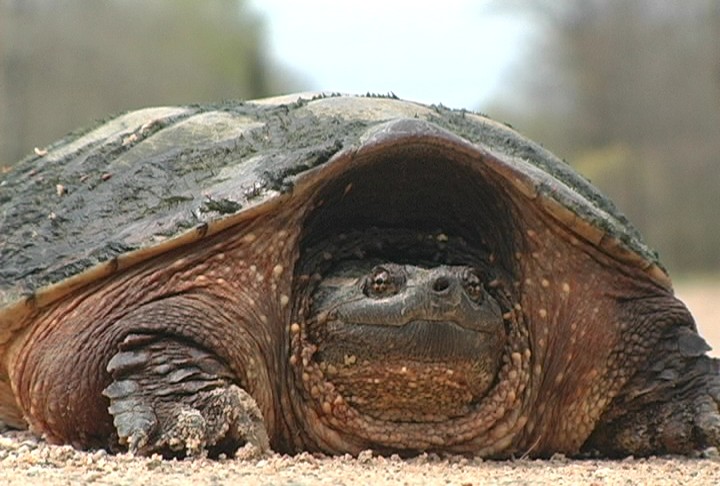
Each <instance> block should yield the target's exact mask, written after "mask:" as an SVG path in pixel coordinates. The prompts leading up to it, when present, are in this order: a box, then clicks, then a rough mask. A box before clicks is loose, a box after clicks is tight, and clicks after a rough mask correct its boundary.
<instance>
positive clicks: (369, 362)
mask: <svg viewBox="0 0 720 486" xmlns="http://www.w3.org/2000/svg"><path fill="white" fill-rule="evenodd" d="M485 283H486V282H484V278H483V274H482V272H481V271H480V270H479V269H476V268H473V267H471V266H461V265H438V266H434V267H429V268H425V267H420V266H415V265H408V264H397V263H391V262H383V263H379V264H378V263H375V262H373V263H371V264H370V265H369V264H368V262H364V263H362V262H359V261H354V262H347V263H346V264H344V265H341V266H340V267H339V268H337V269H336V270H334V271H333V272H331V273H330V274H327V275H326V276H325V278H324V279H323V280H322V281H321V282H320V283H319V285H318V287H317V290H316V292H315V294H314V298H313V301H314V305H313V311H312V313H313V315H314V319H313V320H314V324H313V325H312V326H311V328H312V330H313V334H314V337H315V339H314V340H315V341H316V342H317V344H318V353H317V355H316V359H317V360H318V361H319V362H320V364H321V366H323V367H325V369H326V370H327V378H328V380H329V381H331V382H332V383H333V384H334V385H335V387H336V388H337V389H338V390H339V391H340V392H341V394H342V395H343V396H344V397H345V399H346V400H347V401H348V402H349V404H350V405H352V406H354V407H355V408H356V409H358V410H359V411H361V412H364V413H367V414H369V415H371V416H374V417H376V418H379V419H386V420H393V421H438V420H445V419H447V418H450V417H453V416H460V415H463V414H465V413H467V410H468V407H470V406H471V405H472V404H473V402H475V401H477V400H478V399H480V398H482V397H483V396H484V394H485V392H486V391H487V389H488V388H489V387H490V385H491V384H492V382H493V380H494V378H495V375H496V373H497V370H498V367H499V365H500V362H501V357H502V353H503V347H504V346H503V345H504V343H505V339H506V337H505V328H504V321H503V317H502V311H501V308H500V306H499V305H498V303H497V302H496V301H495V299H494V298H493V297H492V296H491V295H490V294H489V293H488V292H487V290H486V289H485Z"/></svg>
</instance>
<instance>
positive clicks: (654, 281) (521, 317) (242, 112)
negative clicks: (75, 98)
mask: <svg viewBox="0 0 720 486" xmlns="http://www.w3.org/2000/svg"><path fill="white" fill-rule="evenodd" d="M0 184H2V186H0V187H2V188H6V189H11V190H12V191H13V194H14V195H15V196H13V197H4V196H3V195H2V194H0V204H2V205H3V207H2V210H1V211H0V214H1V215H2V217H3V218H4V219H3V221H2V228H0V234H3V235H7V236H5V240H4V241H2V242H0V252H2V261H3V266H2V268H0V301H2V303H3V304H5V307H3V308H2V311H0V420H2V421H4V422H6V423H7V424H9V425H12V426H18V427H20V426H29V427H31V428H32V429H33V430H35V431H36V432H37V433H38V434H42V435H44V436H45V437H46V438H47V439H48V440H50V441H53V442H57V443H70V444H73V445H75V446H77V447H105V448H109V449H111V450H125V449H129V450H131V451H134V452H137V453H141V454H151V453H154V452H160V453H162V454H164V455H166V456H176V455H179V456H182V455H186V454H203V453H205V452H207V453H210V454H211V455H216V454H220V453H223V452H225V453H227V452H232V451H234V450H236V449H237V448H238V447H240V446H242V445H243V444H245V443H250V444H253V445H254V446H255V447H256V448H257V449H259V450H261V451H264V450H267V448H268V447H271V448H272V449H274V450H277V451H280V452H290V453H294V452H299V451H303V450H308V451H321V452H325V453H331V454H341V453H346V452H349V453H353V454H356V453H359V452H360V451H362V450H364V449H368V448H370V449H373V450H376V451H378V452H380V453H388V454H389V453H400V454H415V453H419V452H422V451H436V452H450V453H469V454H476V455H480V456H490V457H511V456H522V455H529V456H538V457H543V456H548V455H551V454H553V453H555V452H563V453H566V454H577V453H581V452H598V453H600V454H603V455H608V456H622V455H627V454H635V455H647V454H658V453H683V454H691V453H693V452H695V451H698V450H702V449H703V448H706V447H709V446H717V445H718V444H719V443H720V414H719V413H718V402H719V400H720V379H719V378H718V361H717V360H714V359H711V358H708V357H707V356H705V353H706V351H707V349H708V348H707V345H706V344H705V342H704V341H703V340H702V338H701V337H700V336H698V335H697V331H696V329H695V325H694V323H693V320H692V316H691V315H690V314H689V313H688V311H687V309H686V308H685V306H684V305H683V304H682V303H681V302H679V301H678V300H677V299H676V298H675V297H674V296H673V294H672V288H671V285H670V280H669V278H668V277H667V275H666V273H665V272H664V270H663V269H662V267H661V266H660V264H659V262H658V261H657V257H656V255H655V254H654V253H653V252H652V251H650V250H649V249H648V248H647V247H646V246H645V244H644V243H643V241H642V239H641V238H640V237H639V235H638V234H637V232H636V231H635V230H634V229H633V228H632V226H631V225H630V224H629V223H628V222H627V221H626V220H625V218H624V217H623V216H622V215H621V214H620V213H618V212H617V210H615V209H614V207H613V206H612V203H610V202H609V201H607V200H606V199H605V198H603V197H602V196H601V195H600V194H599V193H598V192H597V191H596V190H595V189H594V188H592V186H590V185H589V184H588V183H587V182H586V181H584V180H583V179H582V178H581V177H579V176H578V175H577V174H575V173H574V172H573V171H572V170H571V169H570V168H569V167H567V166H566V165H564V164H563V163H562V162H560V161H559V160H557V159H556V158H554V157H553V156H552V155H551V154H548V153H547V152H545V151H543V150H542V149H540V148H539V147H538V146H537V145H535V144H533V143H532V142H529V141H527V140H525V139H523V138H522V137H520V136H519V135H517V134H515V133H514V132H512V131H511V130H509V129H507V128H506V127H502V126H500V125H498V124H496V123H494V122H492V121H491V120H488V119H486V118H483V117H480V116H478V115H474V114H470V113H467V112H459V111H451V110H447V109H445V108H442V107H425V106H422V105H418V104H413V103H407V102H402V101H399V100H394V99H376V98H352V97H330V98H320V99H316V100H312V101H301V102H298V103H296V104H289V105H287V104H283V103H280V102H277V101H275V102H273V101H269V102H267V101H266V102H261V103H259V104H256V103H247V104H231V105H227V106H223V107H219V108H218V107H188V108H167V109H165V108H163V109H151V110H146V111H142V112H134V113H130V114H127V115H123V116H122V117H119V118H117V119H115V120H111V121H110V122H108V123H107V124H105V125H102V126H100V127H98V128H97V129H95V130H94V131H91V132H89V133H88V134H85V135H82V136H79V137H77V138H70V139H68V140H66V141H64V142H60V143H58V144H57V145H55V146H53V147H50V150H49V153H48V155H47V157H46V158H45V159H37V160H31V159H28V160H26V161H24V162H22V163H21V164H20V166H19V167H18V168H17V169H16V170H15V171H13V172H11V173H10V174H9V175H7V176H5V179H4V180H3V181H2V182H1V183H0ZM47 184H50V186H48V188H46V189H49V191H50V194H48V191H47V190H45V191H38V190H37V186H39V187H45V185H47ZM56 184H61V185H62V186H63V188H64V189H63V190H62V191H59V190H57V188H56V187H55V185H56ZM35 194H37V196H35ZM53 198H55V199H53ZM57 198H60V199H59V200H58V199H57ZM48 210H50V211H51V212H52V215H54V216H51V217H49V216H48V214H47V211H48ZM23 293H25V296H24V297H21V294H23Z"/></svg>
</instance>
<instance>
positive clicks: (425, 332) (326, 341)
mask: <svg viewBox="0 0 720 486" xmlns="http://www.w3.org/2000/svg"><path fill="white" fill-rule="evenodd" d="M319 344H320V346H319V348H318V351H319V359H322V360H330V361H337V362H344V361H346V358H347V356H355V357H356V359H359V360H368V361H370V360H372V361H376V360H384V359H411V360H419V361H423V362H428V363H429V362H433V363H442V362H447V361H448V359H452V360H455V359H460V360H468V361H474V360H476V359H477V358H478V356H481V355H489V354H495V352H496V350H498V349H502V344H503V334H502V332H499V331H498V330H496V331H495V333H490V332H489V331H477V330H472V329H467V328H466V327H464V326H462V325H460V324H458V323H457V322H454V321H434V320H426V319H417V320H412V321H408V322H407V323H405V324H402V325H401V326H395V325H392V326H379V325H377V324H363V323H359V322H343V321H329V322H327V324H326V325H325V326H324V330H323V337H322V338H321V339H320V340H319Z"/></svg>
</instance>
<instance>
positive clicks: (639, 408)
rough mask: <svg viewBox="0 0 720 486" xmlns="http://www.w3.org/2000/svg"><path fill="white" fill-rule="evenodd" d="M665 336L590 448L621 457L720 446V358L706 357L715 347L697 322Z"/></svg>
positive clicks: (606, 415) (617, 400)
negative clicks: (708, 341) (701, 332)
mask: <svg viewBox="0 0 720 486" xmlns="http://www.w3.org/2000/svg"><path fill="white" fill-rule="evenodd" d="M688 318H689V314H688ZM664 334H665V335H664V336H663V337H662V338H661V339H660V341H659V342H658V343H657V344H656V346H654V349H653V351H651V352H650V356H649V359H648V360H647V361H646V363H645V366H644V367H642V368H641V369H640V370H638V371H637V372H636V373H635V375H634V376H633V377H632V378H631V379H630V381H629V382H628V383H627V384H626V385H625V387H624V388H623V389H622V391H621V392H620V394H619V395H618V396H616V397H615V398H614V400H613V402H612V403H611V405H610V407H609V408H608V410H607V411H606V412H605V413H604V414H603V416H602V417H601V419H600V423H599V424H598V425H597V426H596V428H595V430H594V432H593V433H592V435H591V436H590V437H589V439H588V440H587V441H586V443H585V445H584V446H583V449H584V450H586V451H596V452H599V453H600V454H602V455H605V456H615V457H617V456H627V455H635V456H648V455H652V454H686V455H693V454H697V453H699V452H701V451H703V450H705V449H707V448H709V447H718V446H720V408H719V406H720V360H717V359H714V358H710V357H708V356H706V355H705V353H706V352H707V351H709V350H710V347H709V346H708V345H707V343H705V341H704V340H703V339H702V338H701V337H700V336H699V335H698V334H697V333H696V332H695V330H694V326H693V325H692V318H689V321H686V322H685V323H684V324H683V325H677V326H673V327H671V328H670V329H668V330H666V332H665V333H664Z"/></svg>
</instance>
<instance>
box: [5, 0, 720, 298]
mask: <svg viewBox="0 0 720 486" xmlns="http://www.w3.org/2000/svg"><path fill="white" fill-rule="evenodd" d="M299 90H328V91H339V92H352V93H366V92H373V93H388V92H393V93H395V94H396V95H398V96H399V97H402V98H408V99H413V100H417V101H422V102H426V103H443V104H445V105H446V106H450V107H455V108H468V109H473V110H478V111H481V112H484V113H487V114H489V115H490V116H492V117H495V118H498V119H500V120H502V121H505V122H508V123H510V124H511V125H513V126H514V127H515V128H517V129H518V130H520V131H521V132H523V133H525V134H526V135H528V136H529V137H531V138H533V139H535V140H537V141H539V142H541V143H542V144H543V145H545V146H546V147H548V148H549V149H550V150H551V151H553V152H555V153H556V154H558V155H559V156H561V157H563V158H564V159H566V160H568V161H569V163H570V164H571V165H573V166H574V167H575V168H577V169H578V170H579V171H580V172H582V173H583V174H584V175H585V176H586V177H588V178H589V179H591V180H592V181H593V182H594V183H595V184H596V185H598V186H599V187H600V188H601V189H602V190H603V191H604V192H606V193H608V194H609V195H610V197H611V198H612V199H613V200H615V202H616V203H617V205H618V206H619V207H620V209H621V210H622V211H623V212H625V213H626V214H627V215H628V216H629V218H630V219H631V221H633V222H634V223H635V224H636V225H637V226H638V227H639V228H640V229H641V231H642V232H643V234H644V235H645V236H646V238H647V240H648V241H649V242H650V243H651V246H653V247H655V248H657V249H658V250H659V252H660V254H661V258H662V260H663V261H664V263H665V264H666V265H667V266H668V268H669V269H670V271H671V272H672V273H673V275H675V276H676V277H678V276H679V277H680V279H684V278H698V277H701V278H705V279H708V278H710V279H712V278H713V277H715V278H718V276H720V216H719V215H718V212H719V211H720V2H719V1H718V0H685V1H683V2H677V1H674V0H634V1H627V0H562V1H561V0H546V1H543V0H536V1H530V0H527V1H522V0H505V1H501V0H494V1H493V0H486V1H472V0H465V1H463V0H448V1H444V2H429V1H428V2H424V1H420V0H415V1H399V0H398V1H382V2H381V1H376V0H362V1H349V0H346V1H342V2H340V1H337V0H307V1H303V2H294V1H291V0H285V1H282V0H254V1H250V0H203V1H199V0H198V1H194V0H154V1H151V2H149V1H145V0H143V1H140V0H105V1H94V0H85V1H82V0H0V168H2V167H9V166H11V165H12V163H13V162H15V161H16V160H18V159H20V158H22V157H23V156H25V155H27V154H28V153H30V152H32V150H33V148H34V147H43V146H44V145H46V144H48V143H50V142H52V141H53V140H55V139H57V138H60V137H62V136H63V135H65V134H66V133H67V132H69V131H71V130H73V129H76V128H78V127H82V126H87V125H89V124H91V123H93V120H95V119H99V118H104V117H107V116H108V115H110V114H113V113H117V112H120V111H124V110H130V109H136V108H140V107H144V106H150V105H165V104H183V103H196V102H210V101H220V100H223V99H231V98H232V99H237V98H241V99H242V98H244V99H251V98H258V97H264V96H269V95H275V94H281V93H287V92H292V91H299ZM713 295H714V301H715V302H717V301H718V300H720V292H719V293H717V295H715V294H713Z"/></svg>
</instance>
